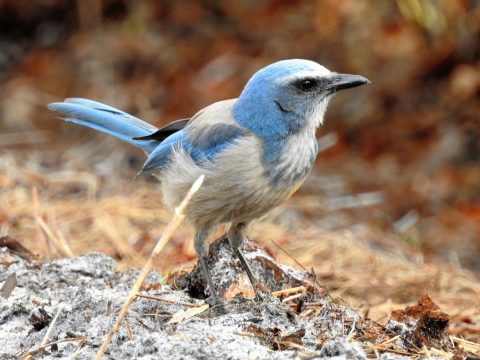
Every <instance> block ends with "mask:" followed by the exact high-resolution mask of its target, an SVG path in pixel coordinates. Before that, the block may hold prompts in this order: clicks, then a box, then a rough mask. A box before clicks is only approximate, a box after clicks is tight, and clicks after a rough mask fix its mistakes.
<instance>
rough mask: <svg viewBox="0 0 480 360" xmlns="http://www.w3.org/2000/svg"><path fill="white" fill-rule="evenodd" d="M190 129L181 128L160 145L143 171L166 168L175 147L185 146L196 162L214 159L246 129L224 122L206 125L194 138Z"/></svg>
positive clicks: (149, 158) (150, 171)
mask: <svg viewBox="0 0 480 360" xmlns="http://www.w3.org/2000/svg"><path fill="white" fill-rule="evenodd" d="M188 130H189V129H188V127H187V128H185V129H183V130H180V131H178V132H176V133H174V134H173V135H170V136H169V137H167V138H166V139H165V140H164V141H163V142H162V143H161V144H160V145H158V147H157V148H156V149H155V150H154V151H153V152H152V153H151V154H150V156H149V157H148V159H147V161H146V162H145V164H144V165H143V167H142V170H141V173H143V174H148V173H152V172H154V171H161V170H162V169H164V168H165V167H166V165H167V164H168V161H169V158H170V154H171V153H172V150H173V149H174V148H175V147H177V148H183V149H184V150H185V151H186V152H187V153H188V154H189V155H190V156H191V158H192V159H193V161H194V162H195V163H196V164H202V163H203V162H205V161H214V160H215V156H216V155H217V154H219V153H220V152H222V151H223V150H225V149H226V148H227V147H228V146H229V145H231V144H233V143H234V142H235V141H236V140H237V139H238V138H239V137H240V136H241V135H242V134H244V133H245V130H244V129H241V128H239V127H238V126H234V125H229V124H224V123H219V124H215V125H210V126H204V127H203V128H201V131H200V132H199V133H197V136H196V137H194V138H192V137H191V136H190V135H191V134H189V131H188Z"/></svg>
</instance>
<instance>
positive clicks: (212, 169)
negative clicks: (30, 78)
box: [48, 59, 370, 304]
mask: <svg viewBox="0 0 480 360" xmlns="http://www.w3.org/2000/svg"><path fill="white" fill-rule="evenodd" d="M368 83H370V81H369V80H368V79H366V78H365V77H363V76H360V75H353V74H342V73H337V72H334V71H330V70H329V69H327V68H326V67H324V66H323V65H320V64H318V63H317V62H314V61H311V60H304V59H287V60H280V61H277V62H274V63H272V64H270V65H267V66H265V67H263V68H261V69H260V70H258V71H257V72H256V73H255V74H254V75H253V76H252V77H251V78H250V79H249V80H248V81H247V83H246V85H245V87H244V88H243V90H242V91H241V93H240V95H239V97H238V98H235V99H229V100H222V101H218V102H215V103H213V104H211V105H209V106H207V107H205V108H203V109H202V110H200V111H198V112H197V113H196V114H195V115H193V116H192V117H191V118H187V119H181V120H177V121H174V122H172V123H170V124H168V125H166V126H164V127H161V128H157V127H155V126H153V125H151V124H149V123H147V122H145V121H142V120H140V119H138V118H136V117H134V116H132V115H129V114H127V113H126V112H123V111H121V110H118V109H116V108H114V107H111V106H108V105H105V104H102V103H100V102H97V101H93V100H88V99H84V98H67V99H65V100H64V101H63V102H54V103H51V104H49V105H48V108H49V109H50V110H52V111H55V112H59V113H62V114H63V115H62V119H64V120H66V121H70V122H73V123H76V124H80V125H84V126H87V127H89V128H92V129H95V130H98V131H101V132H104V133H107V134H110V135H113V136H114V137H116V138H118V139H120V140H123V141H125V142H127V143H129V144H132V145H134V146H136V147H138V148H140V149H142V150H143V151H144V152H145V154H146V155H147V160H146V161H145V163H144V164H143V167H142V168H141V170H140V172H139V175H145V174H150V175H153V176H154V177H156V178H157V179H158V180H159V181H160V184H161V186H160V188H161V192H162V195H163V201H164V204H165V205H166V206H167V207H169V208H175V207H176V206H178V205H179V204H180V202H181V201H182V199H183V198H184V196H185V195H186V194H187V192H188V190H189V189H190V187H191V186H192V184H193V183H194V182H195V180H196V179H197V178H199V177H200V176H201V175H204V176H205V178H204V182H203V184H202V186H201V188H200V189H199V191H198V192H197V193H196V194H195V196H194V197H193V198H192V199H191V201H190V203H189V204H188V206H187V208H186V218H187V219H188V221H189V222H190V224H191V225H192V226H193V228H194V230H195V233H194V248H195V251H196V253H197V255H198V259H199V263H200V266H201V269H202V271H203V274H204V276H205V278H206V281H207V285H208V291H209V299H208V300H210V301H211V303H212V304H221V303H222V300H221V299H220V298H219V295H218V292H217V289H216V287H215V284H214V282H213V280H212V276H211V273H210V269H209V266H208V263H207V258H208V250H209V243H208V237H209V235H210V234H211V233H212V232H213V230H214V229H215V228H216V227H217V226H219V225H221V224H230V228H229V230H228V232H227V237H228V241H229V243H230V245H231V247H232V248H233V251H234V253H235V254H236V256H237V257H238V259H239V261H240V263H241V265H242V267H243V269H244V270H245V272H246V274H247V276H248V278H249V280H250V282H251V284H252V287H253V289H254V291H255V294H256V297H257V298H258V299H261V296H260V294H259V289H258V288H257V280H256V278H255V276H254V275H253V272H252V270H251V268H250V266H249V264H248V262H247V260H246V258H245V256H244V253H243V250H242V249H243V245H244V243H245V241H246V229H247V226H248V224H249V223H251V222H252V221H253V220H255V219H258V218H260V217H262V216H263V215H265V214H267V213H269V212H270V211H271V210H272V209H274V208H275V207H276V206H278V205H279V204H280V203H282V202H283V201H285V200H286V199H288V198H289V197H290V196H291V195H292V194H293V193H294V192H295V191H296V190H297V189H298V188H299V187H300V186H301V184H302V183H303V182H304V180H305V179H306V177H307V175H308V174H309V172H310V171H311V169H312V167H313V166H314V163H315V159H316V157H317V153H318V145H317V139H316V135H315V134H316V130H317V128H318V127H319V126H320V125H322V124H323V120H324V115H325V111H326V109H327V105H328V104H329V102H330V100H331V99H332V97H333V96H334V95H335V94H336V93H337V92H338V91H340V90H344V89H349V88H353V87H357V86H361V85H365V84H368Z"/></svg>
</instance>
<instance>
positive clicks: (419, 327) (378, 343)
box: [0, 238, 478, 359]
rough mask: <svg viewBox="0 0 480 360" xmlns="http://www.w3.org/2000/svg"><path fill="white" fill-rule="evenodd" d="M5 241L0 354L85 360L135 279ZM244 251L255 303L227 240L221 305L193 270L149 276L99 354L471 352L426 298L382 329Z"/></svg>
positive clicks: (221, 249) (106, 264)
mask: <svg viewBox="0 0 480 360" xmlns="http://www.w3.org/2000/svg"><path fill="white" fill-rule="evenodd" d="M8 245H9V247H10V248H9V247H2V248H1V253H0V270H1V273H2V274H5V275H7V274H8V275H7V278H8V279H10V280H7V281H6V283H9V284H10V285H9V286H3V288H2V294H1V295H2V296H1V297H0V314H1V316H0V324H1V325H2V326H1V330H0V348H1V349H2V350H1V351H2V353H0V358H1V359H54V358H70V359H71V358H76V359H90V358H92V357H93V355H94V354H95V352H96V351H97V350H98V348H99V346H100V344H101V343H102V341H103V338H104V337H105V334H106V333H107V332H108V330H109V329H110V327H111V326H112V324H113V322H114V320H115V318H116V316H118V309H119V307H120V306H121V305H122V303H123V301H124V298H125V296H126V294H127V293H128V291H129V287H131V286H132V285H133V283H134V281H135V279H136V277H137V276H138V271H133V270H128V271H126V272H119V271H116V270H115V264H114V260H113V259H111V258H109V257H107V256H106V255H103V254H100V253H90V254H86V255H83V256H79V257H74V258H68V259H61V260H55V261H51V262H43V261H38V260H33V259H32V258H31V257H32V256H31V254H28V253H27V252H25V251H22V249H21V248H19V246H18V244H17V245H15V242H14V241H13V240H12V239H10V241H9V243H8ZM11 248H13V250H12V249H11ZM246 254H247V259H248V260H249V261H250V263H251V264H252V268H253V272H254V274H255V276H256V277H257V278H258V279H259V280H260V281H261V283H262V284H263V286H264V290H266V291H267V292H264V293H263V294H262V300H254V299H252V297H253V296H252V295H253V292H252V289H251V287H250V285H249V284H248V280H247V277H246V275H245V274H244V273H243V272H242V270H241V268H240V266H239V263H238V260H237V259H236V258H235V257H234V254H233V251H232V250H231V248H230V247H229V245H228V241H227V240H226V239H225V238H223V239H220V240H218V241H216V242H215V243H214V244H213V246H212V249H211V251H210V257H209V263H210V265H211V269H212V273H213V277H214V279H215V282H216V283H217V284H218V285H219V291H220V295H221V296H222V298H224V299H225V308H224V309H220V308H218V309H217V308H216V307H215V306H214V307H209V305H207V304H205V302H204V301H203V300H202V298H205V297H206V296H207V295H208V294H206V293H205V281H204V279H203V277H202V276H199V275H200V272H201V271H200V269H199V268H198V267H197V268H195V270H194V271H193V272H191V273H186V272H185V273H181V274H180V273H177V274H174V275H172V277H171V278H170V279H169V281H168V283H169V284H170V285H167V284H165V283H164V281H163V279H162V277H161V276H159V275H158V274H157V273H156V272H151V273H150V274H149V276H148V279H147V281H146V282H145V283H144V285H143V288H142V289H141V291H140V292H139V294H138V296H137V299H136V301H135V302H134V303H133V304H132V305H131V306H130V308H129V311H128V314H127V317H126V318H125V319H124V321H123V324H122V326H121V328H120V331H119V332H118V333H117V334H116V335H115V336H114V338H113V341H112V342H111V344H110V346H109V347H108V349H107V352H106V353H105V358H108V359H131V358H132V357H133V358H135V359H150V358H152V357H153V358H158V359H172V358H182V359H203V358H205V359H207V358H209V359H210V358H216V359H247V358H248V359H293V358H296V359H312V358H332V357H338V358H344V359H366V358H367V356H368V357H372V356H374V357H378V358H380V359H403V358H404V359H407V358H408V357H413V356H415V357H424V358H427V357H431V358H432V357H433V358H445V357H452V356H457V357H462V356H468V355H470V356H474V351H475V349H474V348H473V347H472V348H469V347H468V346H469V344H468V342H465V341H461V339H459V338H457V337H453V336H449V335H448V333H447V332H446V330H447V326H448V323H449V321H450V317H449V315H447V314H445V313H443V312H442V311H441V310H440V309H439V307H438V306H437V305H436V304H435V303H434V302H433V301H432V300H431V298H430V297H429V296H428V295H424V296H422V298H421V299H419V301H418V304H416V305H415V306H410V307H407V308H405V309H403V310H398V311H396V312H394V313H393V314H392V319H390V320H389V321H388V322H387V323H386V324H385V326H383V325H380V324H379V323H376V322H374V321H372V320H369V319H368V318H366V317H365V316H364V315H363V314H361V312H360V311H358V309H353V308H351V307H349V306H346V305H345V304H343V303H341V302H338V301H334V300H333V299H332V298H330V297H329V296H328V295H326V292H325V290H324V289H322V288H321V287H320V286H319V285H318V284H317V282H316V279H315V277H314V274H312V273H306V272H303V271H300V270H298V269H294V268H292V267H289V266H287V265H282V264H279V263H277V262H276V261H275V260H274V259H273V258H272V257H271V256H270V255H269V254H268V253H267V252H265V250H264V249H262V248H259V247H258V246H257V245H255V244H254V243H248V244H247V247H246ZM3 276H4V275H3ZM3 276H2V277H3ZM12 278H14V280H12ZM219 280H221V281H219ZM162 283H163V284H162ZM265 287H266V288H265ZM268 290H270V291H271V290H273V292H271V293H269V292H268ZM225 310H226V313H225ZM477 350H478V349H477Z"/></svg>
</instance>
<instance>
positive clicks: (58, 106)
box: [48, 98, 160, 153]
mask: <svg viewBox="0 0 480 360" xmlns="http://www.w3.org/2000/svg"><path fill="white" fill-rule="evenodd" d="M48 108H49V109H50V110H53V111H57V112H60V113H64V114H65V115H66V116H65V117H64V118H63V119H64V120H66V121H70V122H73V123H76V124H80V125H84V126H87V127H90V128H92V129H95V130H98V131H102V132H104V133H107V134H110V135H113V136H115V137H117V138H118V139H120V140H123V141H125V142H127V143H130V144H132V145H135V146H138V147H140V148H141V149H143V150H144V151H145V152H147V153H151V152H152V151H153V150H154V149H155V148H156V147H157V146H158V144H159V143H160V142H159V141H157V140H133V139H132V138H133V137H141V136H146V135H150V134H152V133H153V132H155V131H157V130H158V129H157V128H156V127H155V126H153V125H150V124H148V123H146V122H144V121H142V120H140V119H137V118H136V117H133V116H131V115H129V114H127V113H125V112H123V111H121V110H118V109H115V108H113V107H111V106H108V105H104V104H101V103H98V102H96V101H91V100H87V99H79V98H72V99H66V100H65V102H57V103H51V104H49V105H48Z"/></svg>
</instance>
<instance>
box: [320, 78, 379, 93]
mask: <svg viewBox="0 0 480 360" xmlns="http://www.w3.org/2000/svg"><path fill="white" fill-rule="evenodd" d="M365 84H370V80H368V79H367V78H364V77H363V76H360V75H351V74H336V75H334V76H332V78H331V79H330V83H329V84H328V85H327V87H326V89H327V90H330V91H331V92H332V93H334V92H336V91H339V90H343V89H350V88H353V87H357V86H361V85H365Z"/></svg>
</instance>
